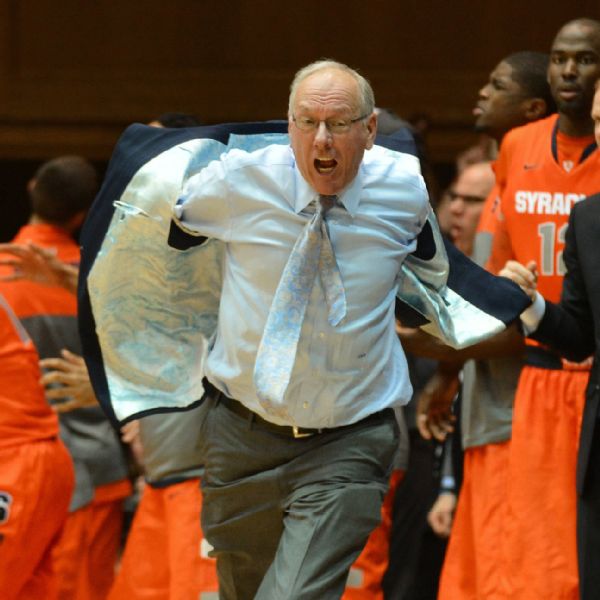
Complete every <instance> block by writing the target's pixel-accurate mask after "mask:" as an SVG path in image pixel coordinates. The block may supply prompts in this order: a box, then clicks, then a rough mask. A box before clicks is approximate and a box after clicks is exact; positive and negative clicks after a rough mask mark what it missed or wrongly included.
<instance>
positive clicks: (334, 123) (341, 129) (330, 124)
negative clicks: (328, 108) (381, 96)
mask: <svg viewBox="0 0 600 600" xmlns="http://www.w3.org/2000/svg"><path fill="white" fill-rule="evenodd" d="M368 116H369V115H368V114H367V115H362V116H360V117H357V118H356V119H325V120H324V121H317V120H316V119H311V118H310V117H295V116H292V121H294V123H295V125H296V127H297V128H298V129H299V130H300V131H305V132H307V133H308V132H312V131H317V129H319V126H320V125H321V123H325V127H326V128H327V131H329V133H331V134H333V135H339V134H344V133H348V132H349V131H350V129H351V127H352V125H354V123H358V121H363V120H364V119H366V118H367V117H368Z"/></svg>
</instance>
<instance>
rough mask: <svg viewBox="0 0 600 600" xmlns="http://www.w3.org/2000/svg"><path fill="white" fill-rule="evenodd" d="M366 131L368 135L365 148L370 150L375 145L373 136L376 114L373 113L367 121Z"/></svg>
mask: <svg viewBox="0 0 600 600" xmlns="http://www.w3.org/2000/svg"><path fill="white" fill-rule="evenodd" d="M367 131H368V132H369V133H368V138H367V144H366V148H367V150H370V149H371V148H372V147H373V144H374V143H375V136H376V135H377V114H376V113H375V112H374V113H373V114H372V115H371V116H370V117H369V119H368V120H367Z"/></svg>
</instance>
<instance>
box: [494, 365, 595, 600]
mask: <svg viewBox="0 0 600 600" xmlns="http://www.w3.org/2000/svg"><path fill="white" fill-rule="evenodd" d="M588 377H589V372H588V371H586V370H551V369H541V368H537V367H530V366H527V367H525V368H524V369H523V371H522V373H521V377H520V379H519V385H518V388H517V393H516V396H515V406H514V412H513V433H512V441H511V444H510V456H509V472H508V474H509V477H508V486H507V492H508V493H507V515H506V517H507V520H506V529H505V537H504V546H503V558H504V561H503V562H504V565H505V569H504V575H505V577H504V579H503V581H502V589H503V591H504V593H505V597H506V598H509V599H510V600H532V599H536V598H544V600H553V599H556V600H577V598H578V597H579V596H578V576H577V552H576V540H575V532H576V527H575V523H576V513H575V510H576V490H575V467H576V460H577V447H578V441H579V430H580V427H581V416H582V411H583V405H584V401H585V388H586V385H587V381H588Z"/></svg>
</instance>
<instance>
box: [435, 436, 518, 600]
mask: <svg viewBox="0 0 600 600" xmlns="http://www.w3.org/2000/svg"><path fill="white" fill-rule="evenodd" d="M509 449H510V442H508V441H506V442H502V443H497V444H486V445H484V446H478V447H476V448H468V449H467V450H466V451H465V457H464V471H463V482H462V486H461V489H460V494H459V497H458V504H457V506H456V513H455V515H454V521H453V523H452V533H451V535H450V540H449V543H448V548H447V550H446V556H445V559H444V566H443V568H442V573H441V577H440V586H439V595H438V600H496V599H497V598H501V597H502V596H501V595H500V591H499V589H500V578H501V574H502V570H501V569H502V562H501V559H502V540H503V536H504V533H503V532H504V526H505V521H506V490H507V484H508V482H507V477H508V463H509Z"/></svg>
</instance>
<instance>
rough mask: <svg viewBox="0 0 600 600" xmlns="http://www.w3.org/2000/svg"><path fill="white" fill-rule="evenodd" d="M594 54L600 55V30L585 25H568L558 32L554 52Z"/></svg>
mask: <svg viewBox="0 0 600 600" xmlns="http://www.w3.org/2000/svg"><path fill="white" fill-rule="evenodd" d="M569 51H577V52H593V53H595V54H598V55H600V30H597V29H594V28H593V27H589V26H585V25H576V24H574V25H567V26H566V27H564V28H563V29H561V30H560V31H559V32H558V35H557V36H556V38H554V42H553V43H552V52H569Z"/></svg>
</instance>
